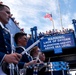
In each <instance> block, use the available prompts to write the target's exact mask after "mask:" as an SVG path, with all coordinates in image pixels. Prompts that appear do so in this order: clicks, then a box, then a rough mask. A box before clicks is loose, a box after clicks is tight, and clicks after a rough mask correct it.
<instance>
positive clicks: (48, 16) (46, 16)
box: [44, 13, 52, 20]
mask: <svg viewBox="0 0 76 75" xmlns="http://www.w3.org/2000/svg"><path fill="white" fill-rule="evenodd" d="M44 18H49V19H50V20H52V14H48V13H47V14H46V15H45V16H44Z"/></svg>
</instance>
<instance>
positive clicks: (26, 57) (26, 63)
mask: <svg viewBox="0 0 76 75" xmlns="http://www.w3.org/2000/svg"><path fill="white" fill-rule="evenodd" d="M14 41H15V43H16V52H17V53H22V52H23V51H25V53H24V54H23V55H22V58H21V60H20V62H19V63H18V67H19V69H22V68H26V67H29V68H30V66H32V65H34V64H36V63H37V61H36V60H32V57H31V56H30V54H29V53H28V51H26V49H25V47H26V45H27V41H28V40H27V34H26V33H23V32H18V33H16V34H15V35H14ZM26 75H32V69H31V68H30V69H27V74H26Z"/></svg>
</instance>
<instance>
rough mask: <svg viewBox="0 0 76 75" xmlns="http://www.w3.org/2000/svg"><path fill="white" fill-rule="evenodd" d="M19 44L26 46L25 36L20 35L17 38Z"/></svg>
mask: <svg viewBox="0 0 76 75" xmlns="http://www.w3.org/2000/svg"><path fill="white" fill-rule="evenodd" d="M19 44H20V45H21V46H26V45H27V36H25V35H24V36H22V37H21V38H19Z"/></svg>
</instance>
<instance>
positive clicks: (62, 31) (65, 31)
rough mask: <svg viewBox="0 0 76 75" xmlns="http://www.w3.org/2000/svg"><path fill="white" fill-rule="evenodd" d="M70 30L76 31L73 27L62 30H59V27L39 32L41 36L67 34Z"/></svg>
mask: <svg viewBox="0 0 76 75" xmlns="http://www.w3.org/2000/svg"><path fill="white" fill-rule="evenodd" d="M70 32H74V30H73V29H68V28H67V29H64V28H63V29H62V30H58V29H55V30H54V29H52V30H49V31H46V32H40V33H39V37H42V36H46V35H52V36H53V35H59V34H66V33H70Z"/></svg>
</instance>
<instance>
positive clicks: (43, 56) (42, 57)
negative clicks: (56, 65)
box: [39, 52, 45, 61]
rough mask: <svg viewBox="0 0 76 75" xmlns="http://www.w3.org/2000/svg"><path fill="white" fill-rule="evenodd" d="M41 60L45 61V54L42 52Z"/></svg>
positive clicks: (40, 54)
mask: <svg viewBox="0 0 76 75" xmlns="http://www.w3.org/2000/svg"><path fill="white" fill-rule="evenodd" d="M39 58H40V60H41V61H45V54H44V53H42V52H40V53H39Z"/></svg>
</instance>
